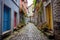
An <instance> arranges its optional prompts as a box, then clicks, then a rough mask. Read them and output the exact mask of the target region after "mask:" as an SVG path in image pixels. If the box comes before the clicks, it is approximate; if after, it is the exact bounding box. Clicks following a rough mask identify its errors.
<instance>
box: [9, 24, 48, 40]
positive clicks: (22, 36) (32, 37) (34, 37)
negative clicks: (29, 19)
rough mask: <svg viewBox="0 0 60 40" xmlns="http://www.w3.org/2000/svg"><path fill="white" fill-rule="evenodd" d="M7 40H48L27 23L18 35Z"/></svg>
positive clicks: (32, 25)
mask: <svg viewBox="0 0 60 40" xmlns="http://www.w3.org/2000/svg"><path fill="white" fill-rule="evenodd" d="M9 40H48V38H47V37H46V36H45V35H44V34H43V33H41V32H40V31H39V30H38V29H37V28H36V27H35V25H34V24H32V23H28V24H27V25H26V26H25V27H24V28H22V29H21V30H20V31H19V33H17V34H16V35H15V36H13V37H11V38H10V39H9Z"/></svg>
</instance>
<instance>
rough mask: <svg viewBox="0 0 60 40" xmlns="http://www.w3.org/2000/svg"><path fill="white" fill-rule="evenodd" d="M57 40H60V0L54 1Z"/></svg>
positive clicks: (54, 24) (54, 22)
mask: <svg viewBox="0 0 60 40" xmlns="http://www.w3.org/2000/svg"><path fill="white" fill-rule="evenodd" d="M52 8H53V26H54V34H55V40H60V34H59V33H60V0H58V1H57V0H52Z"/></svg>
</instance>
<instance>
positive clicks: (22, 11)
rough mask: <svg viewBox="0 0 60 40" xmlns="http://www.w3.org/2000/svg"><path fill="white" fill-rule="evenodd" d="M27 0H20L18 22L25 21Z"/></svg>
mask: <svg viewBox="0 0 60 40" xmlns="http://www.w3.org/2000/svg"><path fill="white" fill-rule="evenodd" d="M27 3H28V2H27V0H20V14H21V16H20V20H21V21H20V22H23V21H24V22H23V23H25V16H26V15H27V11H28V10H27Z"/></svg>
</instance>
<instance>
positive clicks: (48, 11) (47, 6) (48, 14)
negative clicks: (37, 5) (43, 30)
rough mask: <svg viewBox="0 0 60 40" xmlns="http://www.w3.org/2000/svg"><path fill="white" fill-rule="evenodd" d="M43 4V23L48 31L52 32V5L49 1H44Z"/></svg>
mask: <svg viewBox="0 0 60 40" xmlns="http://www.w3.org/2000/svg"><path fill="white" fill-rule="evenodd" d="M43 3H44V4H43V5H44V14H45V21H46V25H47V26H48V29H49V30H50V31H53V16H52V4H51V0H45V1H44V2H43Z"/></svg>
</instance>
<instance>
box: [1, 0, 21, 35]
mask: <svg viewBox="0 0 60 40" xmlns="http://www.w3.org/2000/svg"><path fill="white" fill-rule="evenodd" d="M0 3H1V4H0V10H1V20H0V25H1V26H0V27H1V32H2V33H1V32H0V33H1V35H4V34H5V33H8V32H13V30H14V28H16V27H17V24H19V6H20V4H19V3H20V0H2V1H0Z"/></svg>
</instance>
